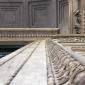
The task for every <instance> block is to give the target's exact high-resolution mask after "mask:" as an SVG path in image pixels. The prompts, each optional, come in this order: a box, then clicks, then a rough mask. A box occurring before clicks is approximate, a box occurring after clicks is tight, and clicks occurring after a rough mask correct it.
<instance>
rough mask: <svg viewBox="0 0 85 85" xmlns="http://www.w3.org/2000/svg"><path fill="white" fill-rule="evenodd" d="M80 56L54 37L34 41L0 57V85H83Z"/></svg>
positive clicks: (83, 66) (83, 65)
mask: <svg viewBox="0 0 85 85" xmlns="http://www.w3.org/2000/svg"><path fill="white" fill-rule="evenodd" d="M84 59H85V57H83V56H79V55H78V54H75V53H74V52H73V51H72V52H71V51H70V50H68V49H66V47H65V46H64V45H62V44H61V43H58V42H57V40H51V39H47V40H40V41H36V42H33V43H31V44H28V45H26V46H24V47H22V48H20V49H18V50H16V51H15V52H13V53H11V54H9V55H7V56H5V57H3V58H1V59H0V85H84V84H85V62H84Z"/></svg>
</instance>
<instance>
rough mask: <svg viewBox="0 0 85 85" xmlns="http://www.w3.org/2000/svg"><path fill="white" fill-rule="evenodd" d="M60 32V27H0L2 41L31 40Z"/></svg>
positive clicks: (0, 39)
mask: <svg viewBox="0 0 85 85" xmlns="http://www.w3.org/2000/svg"><path fill="white" fill-rule="evenodd" d="M58 33H59V29H58V28H0V41H29V40H35V39H41V38H47V37H52V36H54V35H56V34H58Z"/></svg>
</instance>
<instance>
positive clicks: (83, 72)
mask: <svg viewBox="0 0 85 85" xmlns="http://www.w3.org/2000/svg"><path fill="white" fill-rule="evenodd" d="M46 52H47V57H48V58H49V61H50V65H51V68H52V72H53V76H54V84H52V85H84V84H85V66H84V65H83V64H81V63H80V62H79V61H78V60H77V59H76V58H74V57H73V56H74V55H72V54H70V53H69V52H68V51H66V50H65V49H64V48H63V46H62V45H60V44H59V43H57V42H54V41H52V40H47V42H46ZM51 77H52V76H51ZM52 78H53V77H52ZM49 85H51V84H49Z"/></svg>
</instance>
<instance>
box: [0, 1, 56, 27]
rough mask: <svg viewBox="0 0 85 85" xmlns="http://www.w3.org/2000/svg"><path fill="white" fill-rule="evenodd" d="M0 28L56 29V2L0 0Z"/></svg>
mask: <svg viewBox="0 0 85 85" xmlns="http://www.w3.org/2000/svg"><path fill="white" fill-rule="evenodd" d="M52 17H54V18H52ZM0 27H6V28H8V27H12V28H13V27H14V28H15V27H18V28H20V27H37V28H38V27H42V28H43V27H56V0H49V1H48V0H0Z"/></svg>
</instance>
